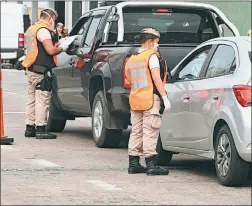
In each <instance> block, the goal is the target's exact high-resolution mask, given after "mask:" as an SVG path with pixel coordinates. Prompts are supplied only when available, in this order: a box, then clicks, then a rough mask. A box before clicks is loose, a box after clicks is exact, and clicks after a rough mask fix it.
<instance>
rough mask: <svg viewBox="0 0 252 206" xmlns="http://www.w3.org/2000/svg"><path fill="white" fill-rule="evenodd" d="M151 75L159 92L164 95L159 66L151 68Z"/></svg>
mask: <svg viewBox="0 0 252 206" xmlns="http://www.w3.org/2000/svg"><path fill="white" fill-rule="evenodd" d="M151 76H152V79H153V82H154V84H155V86H156V88H157V90H158V92H159V94H160V95H161V96H166V92H165V89H164V85H163V82H162V80H161V77H160V69H159V68H153V69H151Z"/></svg>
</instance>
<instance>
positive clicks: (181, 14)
mask: <svg viewBox="0 0 252 206" xmlns="http://www.w3.org/2000/svg"><path fill="white" fill-rule="evenodd" d="M164 10H165V9H162V10H158V9H156V8H150V7H144V8H141V7H140V8H139V7H137V8H131V7H126V8H124V9H123V19H124V41H125V42H130V43H134V37H135V36H136V35H138V34H139V32H140V31H141V30H142V29H144V28H146V27H153V28H155V29H156V30H158V31H159V32H160V34H161V38H160V44H162V43H164V44H165V43H197V44H198V43H201V42H203V41H206V40H209V39H211V38H214V37H217V35H218V34H217V32H215V34H214V30H216V28H215V26H214V24H213V23H212V22H211V20H210V19H209V18H208V17H207V16H208V15H207V13H206V11H201V10H198V11H197V10H189V9H178V8H168V9H167V12H166V11H164ZM214 28H215V29H214Z"/></svg>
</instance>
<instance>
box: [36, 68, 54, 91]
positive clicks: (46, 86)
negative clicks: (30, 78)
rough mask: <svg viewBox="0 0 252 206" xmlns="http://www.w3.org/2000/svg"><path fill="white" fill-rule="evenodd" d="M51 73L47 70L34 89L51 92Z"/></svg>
mask: <svg viewBox="0 0 252 206" xmlns="http://www.w3.org/2000/svg"><path fill="white" fill-rule="evenodd" d="M52 78H53V77H52V72H51V70H50V69H47V70H46V72H45V73H44V78H43V79H42V80H41V81H40V82H39V83H38V84H37V86H36V89H39V90H41V91H47V92H50V91H51V90H52Z"/></svg>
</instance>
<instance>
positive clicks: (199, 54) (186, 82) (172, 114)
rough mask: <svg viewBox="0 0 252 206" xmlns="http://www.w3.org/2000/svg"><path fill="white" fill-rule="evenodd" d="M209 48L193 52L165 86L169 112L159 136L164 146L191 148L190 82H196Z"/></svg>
mask: <svg viewBox="0 0 252 206" xmlns="http://www.w3.org/2000/svg"><path fill="white" fill-rule="evenodd" d="M208 51H209V48H205V47H204V48H201V49H199V50H196V51H194V52H193V53H192V54H191V55H190V56H188V57H187V58H186V59H185V60H184V61H183V62H182V63H180V65H179V66H177V67H175V72H173V74H174V75H173V79H174V82H173V83H168V84H166V91H167V93H168V98H169V100H170V102H171V110H170V111H169V112H167V113H164V114H163V117H162V128H161V136H162V139H163V140H164V142H165V143H164V144H166V145H167V146H173V147H182V148H192V144H193V143H192V142H191V103H190V102H191V86H190V83H191V81H197V79H199V78H200V74H201V71H202V68H203V65H204V63H205V62H206V58H207V57H208Z"/></svg>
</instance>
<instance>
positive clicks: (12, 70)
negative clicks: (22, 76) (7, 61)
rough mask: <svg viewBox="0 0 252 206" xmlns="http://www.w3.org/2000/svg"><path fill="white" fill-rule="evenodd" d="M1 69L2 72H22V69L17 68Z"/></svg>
mask: <svg viewBox="0 0 252 206" xmlns="http://www.w3.org/2000/svg"><path fill="white" fill-rule="evenodd" d="M1 71H2V72H10V73H13V72H15V73H17V72H22V70H16V69H2V68H1Z"/></svg>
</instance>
